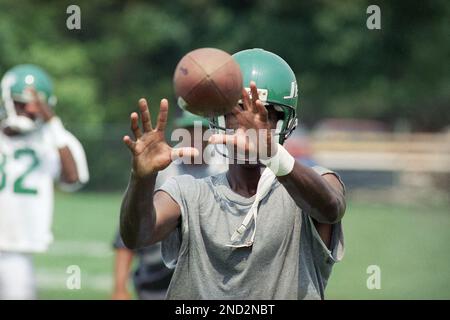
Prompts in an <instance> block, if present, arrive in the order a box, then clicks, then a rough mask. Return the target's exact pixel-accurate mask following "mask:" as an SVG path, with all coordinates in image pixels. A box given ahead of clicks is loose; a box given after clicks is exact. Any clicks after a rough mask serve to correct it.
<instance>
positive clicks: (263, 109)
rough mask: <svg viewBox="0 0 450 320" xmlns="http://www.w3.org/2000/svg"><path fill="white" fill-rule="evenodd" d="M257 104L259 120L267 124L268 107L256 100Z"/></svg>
mask: <svg viewBox="0 0 450 320" xmlns="http://www.w3.org/2000/svg"><path fill="white" fill-rule="evenodd" d="M255 104H256V109H257V110H258V114H259V119H260V120H261V121H262V122H267V121H268V112H267V109H266V107H265V106H264V105H263V103H262V102H261V100H256V101H255Z"/></svg>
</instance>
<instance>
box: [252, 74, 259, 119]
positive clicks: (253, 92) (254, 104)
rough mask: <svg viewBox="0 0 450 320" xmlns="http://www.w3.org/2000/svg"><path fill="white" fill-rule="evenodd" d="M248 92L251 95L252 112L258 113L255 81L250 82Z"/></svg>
mask: <svg viewBox="0 0 450 320" xmlns="http://www.w3.org/2000/svg"><path fill="white" fill-rule="evenodd" d="M250 92H251V93H252V111H253V112H254V113H256V112H258V109H257V106H256V101H257V100H259V95H258V88H257V87H256V83H255V81H250Z"/></svg>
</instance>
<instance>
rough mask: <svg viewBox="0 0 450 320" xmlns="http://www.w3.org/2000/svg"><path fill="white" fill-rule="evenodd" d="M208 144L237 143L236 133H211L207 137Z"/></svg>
mask: <svg viewBox="0 0 450 320" xmlns="http://www.w3.org/2000/svg"><path fill="white" fill-rule="evenodd" d="M208 142H209V143H210V144H234V145H237V144H238V136H237V135H236V134H213V135H212V136H211V137H209V139H208Z"/></svg>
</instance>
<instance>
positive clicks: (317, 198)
mask: <svg viewBox="0 0 450 320" xmlns="http://www.w3.org/2000/svg"><path fill="white" fill-rule="evenodd" d="M250 90H251V94H252V98H250V97H249V95H248V93H247V92H246V91H245V90H244V91H243V99H242V100H243V106H242V108H237V107H236V108H234V109H233V114H234V115H235V116H236V118H237V120H238V121H239V129H238V130H236V133H235V134H234V135H222V134H218V135H213V136H212V137H211V139H210V142H211V143H227V142H228V143H234V144H236V145H237V148H238V149H241V152H244V151H245V152H252V151H254V150H255V149H258V150H257V152H258V156H259V157H268V158H270V157H272V156H273V155H275V154H276V152H277V149H278V147H279V146H278V145H277V144H276V143H275V140H274V137H273V134H272V133H271V130H270V128H273V125H274V123H273V122H272V123H271V121H270V119H269V113H268V111H267V109H266V108H265V107H264V105H263V104H262V103H261V101H260V100H259V98H258V91H257V88H256V85H255V83H253V82H252V83H251V84H250ZM251 128H252V129H256V130H262V129H264V134H263V135H257V137H258V138H257V139H256V140H255V141H252V138H251V137H248V136H247V135H246V134H245V130H246V129H251ZM261 137H262V139H261ZM262 151H264V152H262ZM278 180H279V181H280V182H281V183H282V184H283V185H284V186H285V187H286V189H287V191H288V192H289V194H290V195H291V196H292V198H293V199H294V201H295V202H296V203H297V205H298V206H300V207H301V208H304V209H308V212H310V215H311V216H312V218H313V219H314V220H315V221H317V222H318V223H319V224H334V223H336V222H338V221H340V219H341V218H342V217H343V215H344V212H345V198H344V191H343V187H342V185H341V183H340V182H339V180H338V179H337V177H335V176H334V175H331V174H327V175H324V176H320V175H319V174H317V173H316V172H315V171H314V170H313V169H311V168H308V167H306V166H304V165H302V164H300V163H299V162H295V164H294V167H293V169H292V171H291V172H289V173H288V174H286V175H283V176H279V177H278ZM324 233H325V234H326V232H324Z"/></svg>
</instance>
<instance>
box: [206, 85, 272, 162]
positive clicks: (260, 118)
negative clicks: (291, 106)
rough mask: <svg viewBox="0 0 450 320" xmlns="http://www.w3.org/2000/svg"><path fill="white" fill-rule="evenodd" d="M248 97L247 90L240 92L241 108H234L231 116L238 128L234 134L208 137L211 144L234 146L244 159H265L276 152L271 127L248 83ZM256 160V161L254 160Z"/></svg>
mask: <svg viewBox="0 0 450 320" xmlns="http://www.w3.org/2000/svg"><path fill="white" fill-rule="evenodd" d="M250 92H251V97H250V96H249V94H248V92H247V90H245V89H243V90H242V108H241V107H239V106H236V107H234V108H233V109H232V111H231V112H232V114H233V115H234V116H235V117H236V118H237V120H238V123H239V127H238V128H237V129H236V132H235V133H234V134H214V135H212V136H211V137H210V139H209V143H211V144H227V145H234V146H236V148H237V153H238V154H243V155H245V157H246V159H249V158H250V159H254V157H255V156H256V157H257V158H258V159H267V158H269V157H271V156H272V155H273V154H274V153H275V152H276V143H275V141H274V138H273V133H272V127H271V124H270V122H269V119H268V112H267V109H266V107H265V106H264V105H263V103H262V102H261V100H259V96H258V89H257V88H256V84H255V82H253V81H252V82H250ZM254 160H256V159H254Z"/></svg>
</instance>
